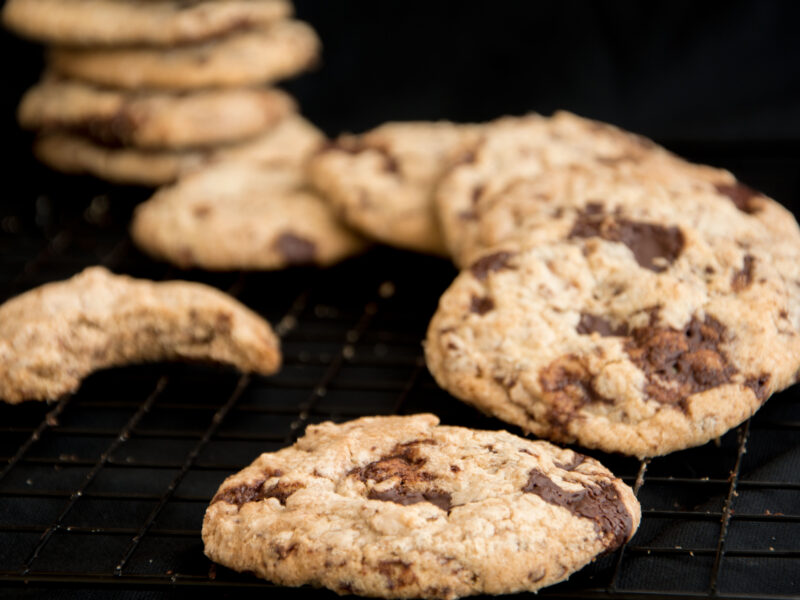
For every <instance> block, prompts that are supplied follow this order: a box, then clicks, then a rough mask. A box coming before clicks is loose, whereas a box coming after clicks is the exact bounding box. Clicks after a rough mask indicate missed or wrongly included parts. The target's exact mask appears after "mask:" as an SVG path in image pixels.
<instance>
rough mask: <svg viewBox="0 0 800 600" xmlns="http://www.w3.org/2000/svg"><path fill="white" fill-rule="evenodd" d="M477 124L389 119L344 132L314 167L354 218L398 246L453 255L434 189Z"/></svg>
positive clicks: (316, 180) (313, 173)
mask: <svg viewBox="0 0 800 600" xmlns="http://www.w3.org/2000/svg"><path fill="white" fill-rule="evenodd" d="M478 130H479V128H478V127H477V126H474V125H456V124H454V123H448V122H444V121H442V122H436V123H426V122H409V123H387V124H385V125H381V126H380V127H377V128H376V129H373V130H372V131H369V132H367V133H365V134H362V135H359V136H353V135H345V136H342V137H340V138H339V139H338V140H337V141H336V143H334V144H332V145H331V146H330V147H329V148H327V149H326V150H325V151H324V152H322V153H320V154H319V155H318V156H316V157H315V158H314V159H313V160H312V161H311V163H310V166H309V177H310V179H311V181H312V183H313V184H314V186H315V187H316V188H317V189H318V190H319V191H320V192H321V193H322V194H323V195H324V196H325V197H326V198H327V200H328V201H329V202H330V203H331V205H332V206H333V207H334V208H335V209H336V211H337V214H339V215H340V216H341V217H342V218H343V219H344V220H345V221H347V223H349V224H350V225H351V226H353V227H355V228H356V229H358V230H359V231H361V232H363V233H364V234H366V235H368V236H370V237H372V238H374V239H377V240H380V241H381V242H384V243H386V244H389V245H392V246H399V247H401V248H408V249H411V250H416V251H419V252H427V253H431V254H440V255H444V254H446V249H445V247H444V244H443V241H442V235H441V232H440V230H439V224H438V219H437V216H436V212H435V209H434V206H433V189H434V185H435V183H436V181H437V180H438V178H439V176H440V175H441V173H442V171H443V170H444V169H445V168H446V167H447V165H449V164H450V163H451V162H452V161H453V160H454V159H455V158H456V157H457V156H458V154H459V151H460V149H461V147H462V146H463V145H464V144H465V143H467V141H468V140H470V139H471V138H473V137H475V136H476V135H477V132H478Z"/></svg>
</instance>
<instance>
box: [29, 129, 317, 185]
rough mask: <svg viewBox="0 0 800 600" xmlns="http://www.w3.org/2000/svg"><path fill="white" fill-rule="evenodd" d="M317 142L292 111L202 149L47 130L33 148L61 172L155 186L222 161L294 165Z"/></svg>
mask: <svg viewBox="0 0 800 600" xmlns="http://www.w3.org/2000/svg"><path fill="white" fill-rule="evenodd" d="M323 141H324V136H323V135H322V134H321V133H320V132H319V130H317V129H316V127H314V126H313V125H311V124H310V123H309V122H308V121H306V120H305V119H303V118H302V117H300V116H298V115H292V116H290V117H287V118H286V119H284V120H283V121H281V122H280V123H279V124H278V125H277V126H275V127H274V128H273V129H271V130H269V131H268V132H267V133H265V134H264V135H261V136H259V137H256V138H253V139H251V140H247V141H245V142H242V143H239V144H230V145H226V146H220V147H217V148H208V149H204V150H162V151H148V150H137V149H132V148H107V147H105V146H101V145H99V144H96V143H95V142H93V141H91V140H89V139H87V138H85V137H82V136H78V135H72V134H67V133H53V134H47V135H42V136H40V137H39V138H38V139H37V140H36V142H35V144H34V153H35V154H36V156H37V157H38V158H39V160H41V161H42V162H44V163H45V164H47V165H49V166H51V167H53V168H54V169H57V170H59V171H62V172H65V173H73V174H83V173H86V174H90V175H94V176H96V177H100V178H103V179H108V180H109V181H114V182H117V183H130V184H138V185H148V186H157V185H162V184H165V183H171V182H173V181H175V179H177V178H178V176H180V175H182V174H185V173H190V172H192V171H195V170H198V169H201V168H203V167H206V166H208V165H212V164H215V163H217V162H221V161H224V160H237V161H250V160H253V161H258V162H259V163H261V164H264V165H271V166H275V167H281V166H294V167H297V166H299V165H300V164H301V163H302V162H304V161H305V159H306V158H307V157H308V155H309V154H310V153H311V152H312V151H313V150H314V149H316V148H318V147H319V145H320V144H322V143H323Z"/></svg>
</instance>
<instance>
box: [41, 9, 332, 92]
mask: <svg viewBox="0 0 800 600" xmlns="http://www.w3.org/2000/svg"><path fill="white" fill-rule="evenodd" d="M319 51H320V43H319V38H317V35H316V34H315V33H314V30H313V29H312V28H311V27H309V26H308V25H306V24H305V23H302V22H299V21H279V22H277V23H275V24H274V25H271V26H269V27H268V28H258V29H251V30H243V31H235V32H232V33H230V34H228V35H226V36H224V37H220V38H215V39H213V40H209V41H206V42H200V43H196V44H187V45H179V46H173V47H169V48H150V47H146V46H133V47H113V48H97V47H89V48H80V47H74V46H57V47H55V48H53V49H52V50H51V51H50V53H49V55H48V56H49V64H50V66H51V68H53V69H54V70H55V71H56V72H58V73H60V74H62V75H66V76H69V77H74V78H76V79H81V80H84V81H88V82H91V83H95V84H98V85H107V86H113V87H117V88H122V89H141V88H147V89H164V90H187V89H196V88H207V87H232V86H249V85H256V84H262V83H272V82H275V81H279V80H281V79H285V78H287V77H291V76H293V75H296V74H297V73H300V72H301V71H305V70H306V69H308V68H309V67H310V66H312V65H313V64H315V62H316V60H317V57H318V55H319Z"/></svg>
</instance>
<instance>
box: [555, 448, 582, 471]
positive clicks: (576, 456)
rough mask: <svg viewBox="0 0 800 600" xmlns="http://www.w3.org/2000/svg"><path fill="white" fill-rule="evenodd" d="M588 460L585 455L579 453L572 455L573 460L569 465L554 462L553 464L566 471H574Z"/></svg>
mask: <svg viewBox="0 0 800 600" xmlns="http://www.w3.org/2000/svg"><path fill="white" fill-rule="evenodd" d="M585 460H586V457H585V456H584V455H583V454H580V453H578V452H574V453H573V455H572V460H570V461H569V462H568V463H560V462H558V461H554V462H553V464H554V465H555V466H557V467H558V468H559V469H564V470H565V471H574V470H575V468H576V467H577V466H578V465H580V464H582V463H583V461H585Z"/></svg>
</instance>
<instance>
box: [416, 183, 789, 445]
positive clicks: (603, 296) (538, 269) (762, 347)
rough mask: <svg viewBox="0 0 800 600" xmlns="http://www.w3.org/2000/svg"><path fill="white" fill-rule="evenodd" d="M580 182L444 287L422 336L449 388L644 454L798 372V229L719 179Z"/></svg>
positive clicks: (553, 427) (700, 434) (689, 440)
mask: <svg viewBox="0 0 800 600" xmlns="http://www.w3.org/2000/svg"><path fill="white" fill-rule="evenodd" d="M570 176H571V177H576V175H575V173H574V172H572V173H571V174H570ZM567 179H569V177H567ZM577 179H578V183H572V184H571V185H574V186H575V188H576V189H577V192H575V195H574V196H573V197H572V198H571V200H572V203H571V204H570V202H567V201H563V200H562V202H561V206H558V202H554V204H555V206H552V207H551V206H549V205H548V202H547V200H544V199H542V200H540V202H541V204H542V209H541V214H540V215H539V216H540V217H541V225H542V226H541V227H539V228H538V229H537V228H532V229H529V230H528V232H529V233H530V237H529V238H528V239H527V241H526V243H527V246H526V243H523V239H524V238H523V236H520V237H519V238H515V239H514V240H512V241H511V243H509V244H508V245H500V246H495V247H494V248H492V249H490V250H487V251H486V253H485V254H483V255H480V256H478V257H476V258H475V260H474V262H473V263H472V265H471V266H470V267H469V268H468V269H465V270H464V271H463V272H462V273H461V274H460V275H459V276H458V277H457V278H456V280H455V281H454V283H453V284H452V285H451V287H450V288H449V289H448V290H447V291H446V292H445V294H444V295H443V296H442V298H441V300H440V303H439V308H438V310H437V312H436V314H435V315H434V317H433V319H432V321H431V323H430V326H429V329H428V336H427V341H426V347H425V354H426V359H427V363H428V367H429V369H430V370H431V373H432V374H433V375H434V377H435V378H436V380H437V382H438V383H439V384H440V385H441V386H442V387H444V388H445V389H447V390H448V391H450V392H451V393H452V394H454V395H455V396H457V397H458V398H460V399H462V400H464V401H466V402H467V403H469V404H472V405H474V406H476V407H478V408H479V409H481V410H483V411H485V412H487V413H490V414H492V415H494V416H497V417H499V418H501V419H503V420H505V421H507V422H509V423H514V424H516V425H519V426H520V427H522V428H523V429H524V430H526V431H529V432H532V433H534V434H536V435H538V436H541V437H547V438H549V439H553V440H557V441H562V442H577V443H579V444H581V445H583V446H585V447H590V448H599V449H602V450H604V451H606V452H621V453H623V454H630V455H635V456H639V457H644V456H655V455H661V454H666V453H668V452H672V451H675V450H680V449H683V448H688V447H691V446H696V445H699V444H702V443H704V442H707V441H708V440H711V439H713V438H715V437H718V436H720V435H722V434H723V433H725V431H727V430H728V429H730V428H731V427H734V426H736V425H738V424H739V423H741V422H742V421H744V420H745V419H746V418H748V417H749V416H751V415H752V414H753V413H754V412H755V411H756V410H757V409H758V408H759V407H760V406H761V404H762V403H763V402H764V401H765V400H766V399H767V398H768V397H769V396H770V394H772V393H773V392H776V391H778V390H781V389H783V388H785V387H787V386H789V385H790V384H792V383H793V382H794V381H795V379H796V376H797V371H798V366H800V293H799V292H800V289H799V287H800V244H799V243H798V237H797V235H795V236H773V235H771V231H770V230H769V229H768V228H767V227H766V226H765V225H764V224H762V223H761V222H760V221H759V220H758V219H756V218H754V217H753V216H750V215H747V214H746V213H743V212H741V211H740V210H738V209H737V208H736V206H735V205H734V204H733V203H731V202H730V201H729V200H728V199H727V198H723V197H720V196H719V195H718V194H715V193H713V192H708V191H706V192H705V193H698V194H696V195H695V196H694V197H690V196H687V197H683V196H680V195H678V196H672V195H671V191H670V190H666V189H664V188H660V187H659V186H650V187H646V186H645V187H639V188H637V186H636V185H633V184H629V187H628V188H625V187H623V186H621V185H620V184H619V182H615V185H616V186H620V187H613V188H607V189H605V192H606V193H604V194H601V193H600V192H602V191H603V190H602V189H601V187H600V186H599V184H598V185H596V186H595V187H594V188H592V186H591V185H589V184H587V183H586V182H587V181H589V182H591V177H589V178H586V179H585V180H584V181H583V182H582V183H581V182H580V178H579V177H577ZM582 186H583V187H582ZM562 191H563V190H562ZM615 194H616V195H615ZM564 197H565V196H564V195H562V196H561V198H562V199H563V198H564ZM598 197H599V198H601V199H598ZM551 211H552V212H551ZM530 214H531V213H529V215H530ZM529 218H530V222H529V224H531V223H532V222H533V221H535V218H534V217H529ZM795 230H796V225H795ZM559 239H561V240H562V241H558V240H559Z"/></svg>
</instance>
